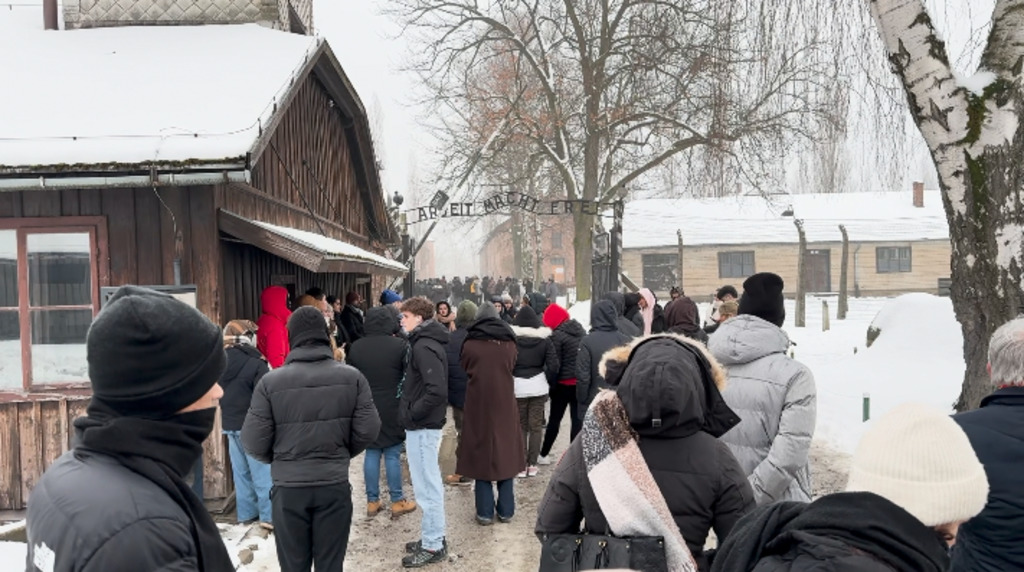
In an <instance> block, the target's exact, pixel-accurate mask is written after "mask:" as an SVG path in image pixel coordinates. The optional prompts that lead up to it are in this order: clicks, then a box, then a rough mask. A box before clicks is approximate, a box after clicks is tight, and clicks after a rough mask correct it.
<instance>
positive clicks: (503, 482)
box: [456, 306, 526, 524]
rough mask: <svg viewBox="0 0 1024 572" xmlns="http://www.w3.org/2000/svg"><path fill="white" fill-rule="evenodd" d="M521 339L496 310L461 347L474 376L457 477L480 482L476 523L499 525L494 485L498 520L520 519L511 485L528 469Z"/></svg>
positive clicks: (480, 317)
mask: <svg viewBox="0 0 1024 572" xmlns="http://www.w3.org/2000/svg"><path fill="white" fill-rule="evenodd" d="M515 365H516V336H515V333H513V332H512V328H511V326H509V325H508V324H506V323H505V322H504V321H503V320H502V319H501V317H500V316H499V314H498V310H497V308H495V307H494V306H485V307H483V308H480V310H479V311H478V312H477V316H476V322H474V323H473V325H472V326H470V327H469V330H468V333H467V335H466V341H465V342H464V343H463V344H462V367H463V368H464V369H465V370H466V374H467V375H468V376H469V384H468V385H467V387H466V411H465V421H464V425H463V429H464V430H463V434H462V438H461V439H460V441H459V455H458V465H457V468H456V470H457V472H458V474H460V475H462V476H464V477H468V478H471V479H475V480H476V517H477V520H478V521H479V522H480V523H481V524H489V523H490V522H491V521H493V519H494V509H495V503H494V491H493V485H494V484H495V483H497V485H498V517H499V518H500V519H501V520H503V521H508V520H509V519H511V518H512V516H513V514H514V513H515V500H514V497H513V493H512V479H513V478H514V477H515V476H516V474H518V473H519V472H520V471H522V470H524V469H525V468H526V453H525V449H524V447H523V433H522V431H521V430H520V425H519V407H518V404H517V403H516V390H515V379H514V376H513V374H512V371H513V369H514V368H515Z"/></svg>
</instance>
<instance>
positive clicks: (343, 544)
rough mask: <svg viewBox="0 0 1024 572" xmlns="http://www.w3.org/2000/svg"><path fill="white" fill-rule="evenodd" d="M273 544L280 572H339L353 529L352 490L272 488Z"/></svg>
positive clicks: (340, 487) (343, 486) (335, 487)
mask: <svg viewBox="0 0 1024 572" xmlns="http://www.w3.org/2000/svg"><path fill="white" fill-rule="evenodd" d="M270 502H271V505H272V509H273V517H274V541H275V544H277V561H278V563H279V564H280V565H281V572H310V569H311V568H312V566H313V563H314V562H316V570H317V572H341V571H342V570H343V569H344V567H345V552H346V551H347V550H348V535H349V531H350V530H351V528H352V486H351V485H349V484H348V483H344V484H339V485H328V486H323V487H303V488H297V487H295V488H293V487H274V488H273V490H271V492H270Z"/></svg>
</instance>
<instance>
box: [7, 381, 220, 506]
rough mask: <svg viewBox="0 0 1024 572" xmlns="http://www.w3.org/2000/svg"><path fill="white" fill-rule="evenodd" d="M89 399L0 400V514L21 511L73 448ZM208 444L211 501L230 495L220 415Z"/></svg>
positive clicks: (206, 468)
mask: <svg viewBox="0 0 1024 572" xmlns="http://www.w3.org/2000/svg"><path fill="white" fill-rule="evenodd" d="M88 404H89V398H88V397H83V396H75V397H72V396H67V397H59V398H53V399H33V400H31V401H28V400H25V401H0V510H21V509H24V508H25V507H26V506H27V505H28V498H29V493H31V491H32V488H33V487H35V485H36V483H37V482H39V478H40V477H41V476H42V475H43V471H45V470H46V468H47V467H49V466H50V464H51V463H53V462H54V461H55V460H56V459H57V457H60V456H61V455H63V454H64V453H66V452H67V451H68V450H69V449H70V448H71V437H72V435H73V434H74V427H73V426H72V423H73V422H74V420H75V419H76V418H78V417H81V416H83V415H85V408H86V406H87V405H88ZM212 437H215V438H210V439H207V440H206V443H205V444H204V455H203V457H204V458H203V468H204V470H203V492H204V496H206V498H207V499H217V498H224V497H226V496H227V495H228V494H230V492H231V489H232V485H231V474H230V470H229V468H228V462H227V457H228V454H227V445H226V443H225V440H224V437H223V435H221V431H220V415H219V413H218V415H217V424H216V427H215V429H214V433H213V435H212Z"/></svg>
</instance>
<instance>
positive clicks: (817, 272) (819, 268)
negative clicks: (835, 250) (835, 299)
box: [804, 249, 832, 292]
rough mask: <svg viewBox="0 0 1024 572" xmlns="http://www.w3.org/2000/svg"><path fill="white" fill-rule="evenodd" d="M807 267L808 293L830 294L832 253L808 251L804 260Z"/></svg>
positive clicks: (827, 251) (828, 251) (829, 251)
mask: <svg viewBox="0 0 1024 572" xmlns="http://www.w3.org/2000/svg"><path fill="white" fill-rule="evenodd" d="M804 262H805V264H806V266H807V270H806V272H807V283H806V284H805V286H806V288H807V291H808V292H831V291H832V251H831V250H827V249H826V250H808V251H807V258H806V259H805V261H804Z"/></svg>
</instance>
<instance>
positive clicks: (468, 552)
mask: <svg viewBox="0 0 1024 572" xmlns="http://www.w3.org/2000/svg"><path fill="white" fill-rule="evenodd" d="M453 436H454V426H453V425H452V424H451V423H449V424H448V425H447V426H446V427H445V442H444V443H443V444H442V447H441V466H442V469H443V472H444V474H448V473H451V472H453V469H454V467H453V466H452V464H453V463H454V458H453V453H454V450H453V447H454V441H453V439H452V438H453ZM568 445H569V421H568V419H566V420H565V422H564V424H563V427H562V429H561V431H560V432H559V439H558V441H557V442H556V443H555V448H554V451H553V456H555V457H556V458H557V456H558V455H561V453H562V452H563V451H564V450H565V449H566V448H567V447H568ZM363 458H364V456H363V455H360V456H359V457H358V458H356V459H355V460H353V461H352V465H351V469H350V472H349V479H350V482H351V483H352V491H353V494H352V500H353V503H354V507H355V516H354V518H353V519H352V532H351V534H350V537H349V545H348V555H347V556H346V559H345V568H346V569H347V570H358V571H359V572H382V571H395V570H402V567H401V561H402V557H403V556H405V551H404V547H405V543H406V542H409V541H412V540H418V539H419V530H420V518H421V516H422V512H421V511H420V510H418V509H417V511H416V512H414V513H411V514H407V515H405V516H402V517H400V518H399V519H398V520H391V518H390V514H389V512H388V511H386V510H384V511H381V513H380V514H378V515H377V516H376V517H374V518H367V517H366V495H365V488H364V486H363ZM849 460H850V459H849V456H848V455H845V454H843V453H840V452H837V451H835V450H833V449H831V448H829V447H827V446H825V445H823V444H822V443H820V442H815V443H814V444H813V445H812V447H811V463H812V477H813V482H814V495H815V497H818V496H821V495H824V494H829V493H833V492H837V491H839V490H842V488H843V487H844V486H845V484H846V476H847V473H848V472H849ZM404 468H405V462H404V459H403V469H404ZM553 468H554V466H553V465H552V466H548V467H541V472H540V475H538V476H537V477H533V478H529V479H517V480H516V484H515V486H516V489H515V492H516V515H515V518H513V520H512V522H511V523H509V524H501V523H497V522H496V523H495V524H493V525H491V526H480V525H478V524H476V521H475V509H474V498H473V487H472V486H460V487H445V514H446V516H447V535H448V544H449V557H448V561H447V562H444V563H441V564H434V565H431V566H429V567H427V568H426V570H430V571H432V572H484V571H491V570H501V571H503V572H505V571H508V572H527V571H531V572H532V571H534V570H536V569H537V563H538V562H539V561H540V542H539V541H538V540H537V538H536V536H534V534H533V525H534V522H535V520H536V518H537V508H538V505H539V503H540V499H541V497H542V496H543V495H544V490H545V489H546V488H547V484H548V480H549V479H550V477H551V473H552V470H553ZM381 480H382V481H383V480H384V475H383V470H382V474H381ZM404 481H405V494H406V495H407V496H409V497H411V498H415V497H414V495H413V494H412V485H411V484H410V482H409V478H408V472H407V470H406V473H405V478H404ZM386 490H387V486H386V483H384V482H382V483H381V492H382V495H381V496H382V497H384V498H387V495H386V493H385V491H386ZM243 532H245V529H244V528H242V529H241V530H239V531H237V532H236V533H235V534H236V535H241V533H243ZM253 532H256V533H259V534H260V536H261V537H265V533H264V532H263V531H259V530H254V531H250V532H249V533H247V534H246V535H245V536H246V537H247V538H248V537H250V535H251V534H253ZM226 540H228V542H229V546H232V547H238V548H241V547H244V546H247V545H251V541H250V540H243V539H239V540H237V541H236V540H235V538H234V535H232V534H228V535H227V536H226ZM252 540H253V541H257V542H258V543H259V549H258V550H257V551H256V552H255V554H254V556H255V558H254V560H253V561H251V562H250V563H249V565H247V566H243V567H241V568H240V570H244V571H245V572H278V570H279V568H278V566H277V558H276V555H275V551H274V545H273V539H272V538H271V539H266V538H263V539H262V540H260V539H257V538H253V539H252ZM714 545H715V540H714V538H713V535H712V538H709V542H708V547H709V548H710V547H713V546H714ZM232 552H237V548H233V549H232Z"/></svg>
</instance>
